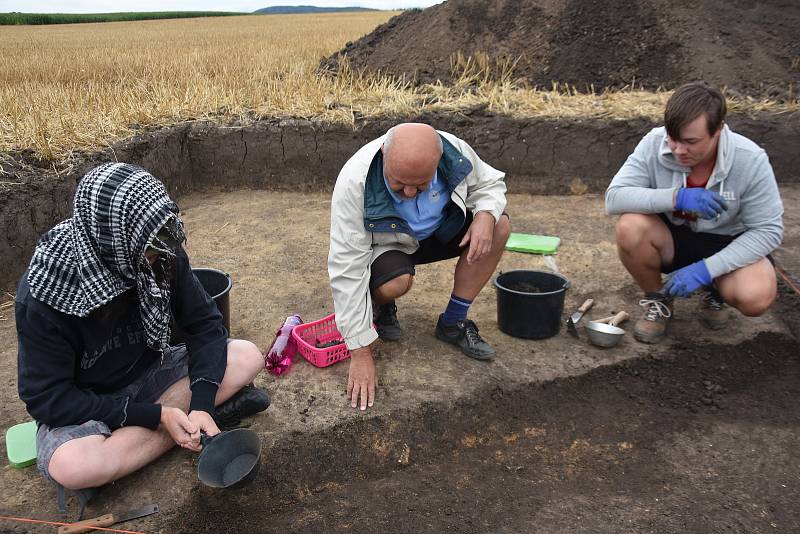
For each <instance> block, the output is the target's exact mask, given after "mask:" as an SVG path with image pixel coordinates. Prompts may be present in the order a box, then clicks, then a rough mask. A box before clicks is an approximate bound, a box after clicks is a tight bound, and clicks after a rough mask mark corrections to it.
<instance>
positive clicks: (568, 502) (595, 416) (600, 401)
mask: <svg viewBox="0 0 800 534" xmlns="http://www.w3.org/2000/svg"><path fill="white" fill-rule="evenodd" d="M797 349H798V344H797V341H796V340H795V339H794V338H791V337H788V336H785V335H780V334H761V335H759V336H758V337H757V338H755V339H754V340H752V341H748V342H746V343H743V344H741V345H739V346H736V347H730V346H720V345H710V344H702V345H695V346H689V345H684V346H679V347H677V348H676V350H674V351H673V352H672V353H671V354H670V355H669V356H667V357H661V358H656V357H645V358H642V359H638V360H635V361H629V362H625V363H623V364H620V365H615V366H608V367H601V368H598V369H595V370H594V371H592V372H590V373H588V374H586V375H583V376H580V377H575V378H568V379H562V380H557V381H554V382H550V383H545V384H540V385H532V386H529V387H524V388H522V389H515V390H504V389H503V388H502V387H496V388H494V389H491V390H487V391H485V392H484V393H483V394H482V395H480V396H479V397H476V398H473V399H472V400H470V401H468V402H461V403H456V404H450V403H447V402H442V403H440V404H435V405H427V406H423V407H422V408H421V409H419V410H414V411H412V412H409V413H407V414H402V415H398V416H394V417H393V418H392V419H391V420H387V419H381V418H374V419H365V420H362V421H359V422H357V423H353V424H345V425H341V426H339V427H335V428H333V429H330V430H327V431H325V432H323V433H321V434H319V435H312V436H303V438H302V439H295V440H293V439H289V440H287V441H286V442H285V443H277V444H275V445H274V446H273V447H272V448H271V450H270V451H268V453H267V454H266V456H267V460H266V463H265V465H264V466H263V469H262V472H263V473H265V474H264V475H263V476H261V477H260V479H259V480H258V481H257V482H256V483H255V485H253V486H251V487H250V488H248V489H245V490H242V491H238V492H228V493H226V492H213V491H210V490H206V489H205V488H197V489H196V490H195V493H194V495H193V496H192V497H191V498H190V502H189V503H188V506H187V509H190V510H193V513H192V514H191V515H190V516H188V517H187V516H181V517H173V518H172V520H171V521H170V523H168V525H169V526H166V527H164V528H163V531H164V532H186V533H189V532H191V533H193V534H198V533H202V532H217V531H219V530H225V529H226V526H232V525H235V526H236V529H237V530H238V531H242V532H272V531H291V532H331V531H347V532H376V531H384V532H443V531H453V532H534V531H535V532H581V531H582V532H622V531H626V532H721V531H725V532H727V531H736V532H743V531H746V532H767V531H769V532H772V531H776V530H775V529H777V530H778V531H796V530H797V529H798V528H800V509H798V507H797V506H796V503H797V500H798V498H800V479H798V475H797V473H798V472H800V455H798V454H797V452H796V451H797V450H798V447H799V446H800V432H798V430H799V429H800V410H798V408H797V398H798V395H800V360H799V358H800V357H799V356H798V354H799V353H798V350H797ZM298 438H299V436H298ZM265 452H266V451H265ZM162 519H163V518H162ZM162 524H163V523H162Z"/></svg>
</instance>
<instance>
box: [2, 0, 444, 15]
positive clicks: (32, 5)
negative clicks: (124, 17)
mask: <svg viewBox="0 0 800 534" xmlns="http://www.w3.org/2000/svg"><path fill="white" fill-rule="evenodd" d="M442 1H443V0H277V1H276V0H80V1H77V2H52V1H50V2H45V1H43V0H0V13H7V12H9V11H21V12H24V13H109V12H115V11H244V12H251V11H255V10H256V9H261V8H262V7H269V6H287V5H289V6H292V5H306V6H325V7H343V6H358V7H371V8H376V9H400V8H409V7H428V6H432V5H434V4H439V3H441V2H442Z"/></svg>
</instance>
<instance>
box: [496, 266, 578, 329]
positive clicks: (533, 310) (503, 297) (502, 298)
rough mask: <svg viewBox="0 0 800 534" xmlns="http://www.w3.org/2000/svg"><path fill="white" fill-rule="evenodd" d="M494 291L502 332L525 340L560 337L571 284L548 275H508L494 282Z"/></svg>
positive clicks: (521, 273)
mask: <svg viewBox="0 0 800 534" xmlns="http://www.w3.org/2000/svg"><path fill="white" fill-rule="evenodd" d="M525 286H528V288H526V287H525ZM494 287H495V288H496V289H497V326H498V327H499V328H500V330H501V331H502V332H505V333H506V334H508V335H510V336H514V337H521V338H525V339H544V338H547V337H552V336H554V335H556V334H558V332H559V330H560V329H561V313H562V312H563V311H564V297H565V295H566V292H567V289H568V288H569V280H567V279H566V278H564V277H563V276H561V275H559V274H553V273H548V272H544V271H527V270H519V271H508V272H505V273H500V274H499V275H498V276H497V278H495V279H494ZM526 289H527V290H526Z"/></svg>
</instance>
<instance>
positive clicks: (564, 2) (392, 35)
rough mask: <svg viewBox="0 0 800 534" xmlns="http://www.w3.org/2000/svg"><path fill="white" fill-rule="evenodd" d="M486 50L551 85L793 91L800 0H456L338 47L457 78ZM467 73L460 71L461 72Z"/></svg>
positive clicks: (411, 71)
mask: <svg viewBox="0 0 800 534" xmlns="http://www.w3.org/2000/svg"><path fill="white" fill-rule="evenodd" d="M458 53H461V54H463V55H466V56H480V55H483V54H485V55H486V56H487V57H488V59H489V63H490V64H493V65H495V66H497V65H498V64H502V63H503V62H507V61H516V67H515V69H514V75H515V76H518V77H521V78H524V79H527V80H528V81H529V82H530V83H531V84H533V85H535V86H538V87H544V88H550V87H552V84H553V82H558V83H566V84H569V85H572V86H575V87H577V88H578V89H580V90H586V89H589V88H591V86H594V88H595V89H596V90H599V89H601V88H606V87H611V88H620V87H623V86H626V85H631V84H635V85H636V86H641V87H644V88H647V89H655V88H657V87H664V88H673V87H675V86H677V85H680V84H681V83H684V82H686V81H690V80H695V79H704V80H706V81H709V82H711V83H715V84H718V85H723V86H727V87H728V88H729V89H730V90H731V91H732V92H734V93H742V94H746V95H751V96H765V95H766V96H771V97H773V98H780V99H786V98H790V97H791V96H792V95H793V94H794V95H795V96H796V95H797V87H798V85H800V4H798V3H797V2H796V0H766V1H764V2H747V1H744V0H699V1H695V2H689V1H687V0H677V1H675V2H668V3H667V2H661V1H660V0H602V1H601V0H492V1H486V0H449V1H447V2H445V3H443V4H439V5H436V6H433V7H430V8H428V9H425V10H412V11H408V12H405V13H403V14H402V15H399V16H397V17H395V18H393V19H391V20H390V21H389V22H387V23H386V24H383V25H381V26H379V27H378V28H377V29H376V30H375V31H374V32H372V33H371V34H369V35H367V36H365V37H363V38H362V39H360V40H359V41H357V42H354V43H348V44H347V46H346V47H345V48H344V49H342V50H341V51H340V52H339V53H338V54H337V55H335V56H332V57H330V58H327V59H325V60H323V62H322V65H323V67H325V68H329V69H334V70H335V69H337V68H338V64H339V55H340V54H345V55H347V57H348V58H349V60H350V63H351V65H352V66H354V67H356V68H365V69H367V70H371V71H380V72H384V73H387V74H392V75H396V76H401V77H405V78H406V79H412V80H414V81H416V82H420V83H429V82H433V81H435V80H437V79H438V80H442V81H443V82H445V83H447V82H451V81H452V79H453V75H454V73H453V69H452V58H453V57H455V56H456V54H458ZM457 72H458V71H457Z"/></svg>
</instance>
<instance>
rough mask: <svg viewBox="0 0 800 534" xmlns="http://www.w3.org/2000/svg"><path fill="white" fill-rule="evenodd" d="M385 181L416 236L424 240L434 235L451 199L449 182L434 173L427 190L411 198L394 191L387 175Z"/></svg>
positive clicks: (401, 213)
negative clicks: (448, 187) (448, 189)
mask: <svg viewBox="0 0 800 534" xmlns="http://www.w3.org/2000/svg"><path fill="white" fill-rule="evenodd" d="M383 181H384V183H385V184H386V189H387V190H388V191H389V195H390V196H391V197H392V202H393V203H394V207H395V209H396V210H397V213H398V214H399V215H400V217H402V218H403V219H405V221H406V222H407V223H408V225H409V226H410V227H411V230H412V231H413V232H414V235H415V236H416V238H417V239H419V240H422V239H426V238H428V237H430V236H431V235H433V232H435V231H436V229H437V228H438V227H439V224H440V223H441V222H442V219H443V218H444V213H443V212H444V207H445V206H446V205H447V203H448V202H449V201H450V195H448V194H447V184H446V183H445V182H444V180H439V173H438V172H437V173H436V174H434V175H433V180H431V183H430V185H429V186H428V189H427V190H425V191H421V192H419V193H418V194H417V196H415V197H414V198H409V199H404V198H402V197H401V196H400V195H398V194H397V193H395V192H394V191H392V189H391V188H390V187H389V182H388V181H387V180H386V176H384V177H383Z"/></svg>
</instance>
